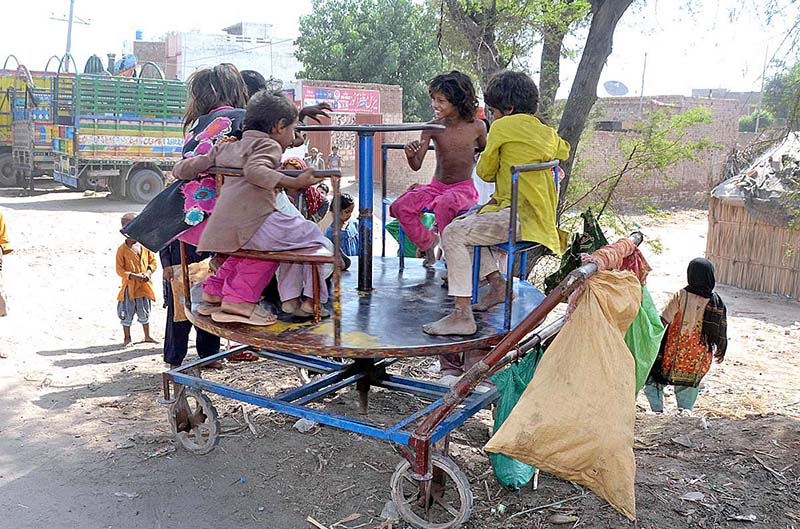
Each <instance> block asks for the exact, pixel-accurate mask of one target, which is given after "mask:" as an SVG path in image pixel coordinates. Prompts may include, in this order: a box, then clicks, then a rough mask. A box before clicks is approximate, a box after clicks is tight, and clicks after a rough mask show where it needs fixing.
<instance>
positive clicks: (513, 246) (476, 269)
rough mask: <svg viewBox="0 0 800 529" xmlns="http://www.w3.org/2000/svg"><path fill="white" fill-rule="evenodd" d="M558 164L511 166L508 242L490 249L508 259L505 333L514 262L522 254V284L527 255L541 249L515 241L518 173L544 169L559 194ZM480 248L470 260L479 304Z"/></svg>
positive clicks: (557, 162) (520, 273) (536, 245)
mask: <svg viewBox="0 0 800 529" xmlns="http://www.w3.org/2000/svg"><path fill="white" fill-rule="evenodd" d="M558 164H559V161H558V160H553V161H550V162H544V163H535V164H527V165H513V166H511V218H510V220H509V225H508V242H504V243H501V244H495V245H492V246H491V248H497V249H498V250H502V251H504V252H506V254H507V255H508V257H507V260H506V296H505V317H504V318H503V327H504V328H505V330H506V331H508V330H510V329H511V309H512V306H513V303H514V297H513V295H512V292H513V290H514V276H513V270H514V261H515V260H516V257H517V254H520V253H521V254H522V255H521V257H520V263H519V264H520V266H519V278H520V280H521V281H526V280H527V277H526V270H527V264H528V263H527V260H528V254H527V252H528V251H530V250H532V249H534V248H536V247H538V246H541V245H540V244H539V243H535V242H531V241H518V240H517V229H516V227H517V207H518V203H519V175H520V173H528V172H532V171H542V170H544V169H551V170H552V173H553V183H554V185H555V187H556V190H558ZM481 248H483V247H482V246H475V247H474V249H473V259H472V303H477V302H478V283H479V281H480V269H481Z"/></svg>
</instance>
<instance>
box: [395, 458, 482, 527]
mask: <svg viewBox="0 0 800 529" xmlns="http://www.w3.org/2000/svg"><path fill="white" fill-rule="evenodd" d="M431 462H432V464H433V476H434V477H433V480H432V481H431V483H430V493H429V495H428V496H429V497H428V499H427V500H426V499H425V498H424V489H423V488H422V487H421V486H420V485H421V482H419V481H417V480H415V479H414V478H413V477H412V472H411V464H410V463H409V462H408V461H402V462H401V463H400V464H399V465H397V469H396V470H395V471H394V474H393V475H392V480H391V488H392V501H394V504H395V505H396V506H397V511H398V512H399V513H400V516H402V517H403V519H404V520H405V521H406V522H408V523H409V524H411V525H412V526H414V527H416V528H417V529H456V528H458V527H461V525H462V524H464V523H465V522H466V521H467V519H468V518H469V515H470V512H471V511H472V491H471V490H470V488H469V480H468V479H467V476H465V475H464V473H463V472H461V470H459V468H458V466H457V465H456V464H455V463H454V462H453V461H452V460H451V459H450V458H448V457H446V456H443V455H439V454H435V453H433V454H431Z"/></svg>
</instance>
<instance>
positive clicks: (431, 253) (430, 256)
mask: <svg viewBox="0 0 800 529" xmlns="http://www.w3.org/2000/svg"><path fill="white" fill-rule="evenodd" d="M433 237H434V239H433V242H432V243H431V245H430V247H429V248H428V249H427V250H424V251H423V252H422V256H423V257H424V258H425V259H424V261H422V266H424V267H425V268H433V265H435V264H436V261H437V259H436V247H437V246H438V245H439V236H438V235H436V234H435V233H434V234H433Z"/></svg>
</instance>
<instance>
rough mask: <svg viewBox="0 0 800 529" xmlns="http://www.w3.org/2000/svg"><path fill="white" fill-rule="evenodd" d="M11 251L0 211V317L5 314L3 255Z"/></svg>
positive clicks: (4, 222)
mask: <svg viewBox="0 0 800 529" xmlns="http://www.w3.org/2000/svg"><path fill="white" fill-rule="evenodd" d="M13 251H14V250H13V249H12V248H11V242H9V240H8V234H7V233H6V221H5V219H3V214H2V213H0V317H3V316H5V315H6V314H7V312H6V295H5V292H4V291H3V256H4V255H6V254H9V253H11V252H13Z"/></svg>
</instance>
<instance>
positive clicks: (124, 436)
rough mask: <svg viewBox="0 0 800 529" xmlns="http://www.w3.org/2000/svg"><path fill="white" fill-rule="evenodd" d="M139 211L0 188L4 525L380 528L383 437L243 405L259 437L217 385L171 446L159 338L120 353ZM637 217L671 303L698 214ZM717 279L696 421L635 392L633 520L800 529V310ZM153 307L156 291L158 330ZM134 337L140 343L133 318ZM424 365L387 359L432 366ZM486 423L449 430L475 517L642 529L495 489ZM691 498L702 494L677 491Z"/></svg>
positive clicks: (604, 511) (391, 412) (579, 505)
mask: <svg viewBox="0 0 800 529" xmlns="http://www.w3.org/2000/svg"><path fill="white" fill-rule="evenodd" d="M137 209H138V208H137V206H133V205H131V204H125V203H119V202H112V201H109V200H107V199H105V198H102V197H84V196H81V195H80V194H74V193H67V192H51V193H48V194H41V195H38V196H34V197H26V198H18V197H16V196H15V194H14V193H13V192H12V191H10V190H4V191H2V192H0V210H2V211H3V213H4V215H5V216H6V219H7V222H8V224H9V227H10V230H11V235H12V237H13V242H14V244H15V247H16V248H17V251H16V252H15V253H14V254H12V255H11V256H9V257H7V258H6V260H5V267H4V268H5V270H4V275H5V285H6V289H7V291H8V294H9V297H10V299H11V307H10V309H11V313H10V316H9V317H7V318H4V319H0V352H1V353H3V355H5V356H7V358H5V359H0V528H2V529H6V528H8V529H12V528H13V529H27V528H45V527H47V528H137V529H140V528H160V527H170V528H172V529H182V528H194V529H198V528H212V527H213V528H217V527H240V528H268V529H286V528H292V529H294V528H306V527H309V525H308V524H307V523H306V521H305V520H306V517H307V516H313V517H314V518H315V519H316V520H318V521H319V522H320V523H322V524H324V526H325V527H328V528H333V527H338V528H351V529H352V528H355V527H366V528H371V527H383V528H387V527H389V524H387V523H383V521H382V520H381V519H380V516H379V515H380V513H381V510H382V509H383V507H384V505H385V503H386V501H387V500H388V499H389V486H388V483H389V478H390V476H391V473H392V471H393V470H394V468H395V466H396V465H397V463H398V462H399V461H400V457H399V456H398V455H397V454H396V453H395V452H394V451H393V449H392V448H391V447H390V446H388V445H387V444H384V443H382V442H378V441H376V440H372V439H367V438H364V437H361V436H359V435H355V434H348V433H346V432H342V431H338V430H335V429H332V428H321V429H315V430H314V431H312V432H311V433H307V434H301V433H299V432H297V431H295V430H294V429H292V427H291V426H292V424H293V422H294V421H293V420H292V418H291V417H286V416H283V415H281V414H277V413H271V412H268V411H266V410H258V409H253V408H248V411H249V412H250V417H251V418H252V420H253V423H254V425H255V427H256V432H257V435H254V434H253V433H252V432H251V431H250V429H249V428H247V427H246V425H245V422H244V420H243V417H242V410H241V408H240V406H239V405H238V404H237V403H235V402H233V401H230V400H226V399H222V398H214V402H215V404H216V406H217V408H218V410H219V412H220V415H221V419H222V427H223V437H222V440H221V442H220V444H219V446H218V447H217V449H216V450H215V451H213V452H212V453H211V454H209V455H206V456H194V455H191V454H189V453H188V452H186V451H185V450H183V449H182V448H181V447H177V448H176V447H175V445H174V444H173V441H172V435H171V434H170V430H169V425H168V422H167V414H166V408H165V407H164V406H163V405H160V404H159V397H160V383H161V377H160V374H161V372H162V371H163V369H164V364H163V363H162V361H161V357H160V353H161V351H160V348H159V347H158V346H156V347H153V346H151V345H143V344H140V345H136V346H135V347H133V348H129V349H123V348H121V346H120V344H121V330H120V328H119V324H118V321H117V319H116V314H115V296H116V293H117V289H118V278H117V276H116V275H115V273H114V252H115V250H116V248H117V246H118V245H119V244H120V243H121V239H120V236H119V234H118V232H117V230H118V226H119V217H120V215H121V214H122V213H124V212H127V211H131V210H133V211H135V210H137ZM636 220H638V221H639V222H640V223H641V224H642V225H643V226H642V227H643V230H644V231H645V233H646V234H647V236H648V237H658V238H660V240H661V242H662V244H663V246H664V252H663V253H662V254H660V255H654V254H653V253H652V251H650V249H647V248H646V250H645V252H646V254H647V256H648V258H649V260H650V262H651V264H652V265H653V267H654V271H653V273H652V274H651V276H650V277H651V279H650V284H649V286H650V289H651V292H652V293H653V296H654V298H655V301H656V303H657V305H659V306H662V305H663V304H664V303H665V302H666V300H667V299H668V297H669V295H670V293H671V292H673V291H674V290H677V289H678V288H681V287H682V286H683V285H684V277H685V267H686V264H687V262H688V261H689V260H690V259H691V258H692V257H695V256H699V255H702V254H703V250H704V248H705V233H706V227H707V226H706V217H705V213H704V212H702V211H690V212H675V213H672V214H669V215H667V217H666V219H663V220H659V221H651V222H645V220H644V219H636ZM154 279H155V280H156V281H155V284H156V285H160V275H159V276H157V277H155V278H154ZM718 291H719V292H720V293H721V295H722V296H723V298H724V299H725V300H726V302H727V303H728V307H729V314H730V320H729V334H730V336H731V346H730V349H729V353H728V359H727V361H726V362H725V363H724V364H722V365H714V366H713V368H712V371H711V373H710V374H709V375H708V376H707V377H706V379H705V381H704V383H705V389H704V390H703V392H702V393H701V396H700V399H699V402H698V406H697V411H699V412H700V413H701V414H703V415H704V416H705V420H702V419H698V418H682V417H677V416H675V415H670V414H668V415H666V416H661V417H656V416H652V415H649V414H647V413H645V411H644V410H645V402H644V400H643V398H642V397H640V401H639V405H640V406H639V407H640V410H639V413H638V417H637V442H636V459H637V464H638V472H637V485H636V492H637V503H638V522H637V524H636V525H635V526H636V527H642V528H667V527H695V526H697V527H703V528H711V527H740V526H743V525H753V526H757V527H771V528H772V527H774V528H781V529H787V528H797V527H800V499H798V493H797V490H798V485H800V478H799V476H800V384H798V383H797V378H798V376H800V369H799V368H800V304H798V303H797V302H794V301H791V300H786V299H782V298H780V297H777V296H767V295H761V294H756V293H752V292H747V291H744V290H740V289H735V288H729V287H724V286H723V287H720V288H719V290H718ZM159 298H160V292H159ZM164 314H165V312H164V310H163V309H162V308H161V306H160V304H156V308H155V309H154V311H153V322H154V335H155V336H156V337H157V338H159V339H160V338H161V337H162V336H163V325H162V322H163V320H164ZM133 333H134V339H135V340H136V339H140V338H141V329H140V328H138V327H134V330H133ZM189 358H190V359H191V358H194V353H193V352H190V356H189ZM430 363H431V360H430V359H422V360H417V361H414V362H404V363H402V364H401V365H399V366H398V367H397V369H399V370H401V371H403V372H406V373H411V374H423V373H424V372H425V368H426V367H427V366H429V365H430ZM210 376H212V377H216V378H218V379H220V380H227V381H232V379H233V378H236V379H237V381H238V382H237V383H239V384H241V385H243V386H244V387H248V388H252V389H254V390H257V391H267V392H269V391H277V390H278V389H280V388H289V387H292V386H294V385H295V384H296V383H297V381H296V377H295V374H294V372H293V371H292V370H290V369H287V368H283V367H281V366H277V365H275V364H272V363H267V362H259V363H258V364H257V365H245V366H242V365H237V366H235V367H232V368H229V369H228V370H227V371H226V372H222V373H215V374H213V375H210ZM356 400H357V399H356V397H355V393H354V392H352V391H341V392H339V393H337V394H336V395H335V396H334V397H333V398H331V399H328V400H327V401H325V402H324V403H323V404H322V406H324V407H325V408H326V409H330V410H332V411H335V412H343V411H348V410H350V411H352V410H353V409H354V408H355V402H356ZM418 406H419V402H417V401H416V400H415V399H413V398H410V397H408V398H406V397H402V396H401V397H391V398H390V397H389V396H388V395H387V394H385V393H381V392H377V393H376V394H375V395H374V396H373V397H372V400H371V409H372V410H373V414H374V415H373V419H374V418H376V417H377V418H378V419H380V418H381V417H382V416H384V415H386V416H396V414H398V413H402V412H407V411H408V410H411V409H415V408H416V407H418ZM670 406H672V407H673V408H674V403H672V402H670ZM489 423H490V417H489V415H488V413H487V412H481V413H480V414H479V415H478V416H477V417H476V418H474V419H471V420H470V421H468V422H467V423H466V424H465V425H464V426H463V427H462V428H461V429H460V430H458V431H457V432H456V433H455V434H454V436H453V440H452V452H453V456H454V459H455V460H456V462H457V463H458V464H459V466H460V467H461V468H462V469H463V470H464V472H465V473H466V474H467V476H469V478H470V480H471V488H472V490H473V493H474V495H475V512H474V514H473V515H472V517H471V519H470V521H469V523H468V524H467V526H466V527H468V528H471V529H478V528H481V529H485V528H507V527H550V526H552V524H553V522H554V521H556V520H555V519H554V518H553V516H554V515H556V514H562V515H567V516H575V517H576V518H574V520H577V522H573V523H572V524H571V525H572V526H573V527H576V526H577V527H592V528H593V527H634V524H632V523H629V522H627V521H626V520H625V519H624V518H622V517H621V516H619V515H618V514H616V512H615V511H613V509H611V508H609V507H608V505H606V504H605V503H604V502H602V501H601V500H599V499H598V498H597V497H596V496H594V495H593V494H591V493H584V491H582V490H580V489H579V488H577V487H574V486H572V485H570V484H569V483H565V482H562V481H560V480H557V479H555V478H552V477H550V476H544V475H543V476H542V477H541V479H540V480H539V488H538V490H533V489H532V487H530V486H529V487H526V488H525V489H523V490H522V491H520V492H518V493H510V492H507V491H505V490H504V489H502V488H501V487H500V486H499V485H498V484H497V482H496V481H495V480H494V478H493V476H491V473H490V471H489V469H490V467H489V464H488V459H487V458H486V456H485V454H483V453H482V446H483V444H484V443H485V442H486V440H487V438H488V436H487V433H486V430H487V426H488V425H489ZM704 426H707V428H704ZM688 492H697V493H701V494H702V499H701V500H699V501H687V500H682V499H681V497H682V496H684V495H685V494H686V493H688ZM696 497H697V498H699V497H700V496H696ZM562 500H567V501H565V502H563V503H560V504H558V505H555V506H553V507H549V508H541V509H539V508H537V507H540V506H543V505H547V504H550V503H553V502H559V501H562ZM523 511H526V512H524V513H523ZM514 515H517V516H514ZM512 516H514V518H511V517H512ZM737 517H739V519H738V520H737ZM742 519H746V520H750V521H742ZM342 520H346V521H342ZM337 522H340V523H338V524H337ZM402 527H406V526H405V525H404V524H403V523H395V524H394V528H395V529H397V528H402Z"/></svg>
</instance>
